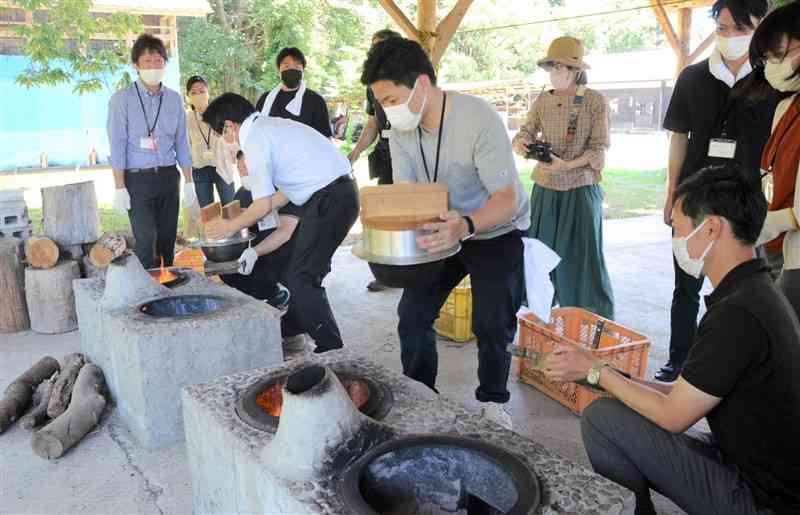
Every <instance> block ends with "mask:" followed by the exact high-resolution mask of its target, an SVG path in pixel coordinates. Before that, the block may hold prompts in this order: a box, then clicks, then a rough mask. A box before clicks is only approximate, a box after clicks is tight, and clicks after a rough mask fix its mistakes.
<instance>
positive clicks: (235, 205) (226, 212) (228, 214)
mask: <svg viewBox="0 0 800 515" xmlns="http://www.w3.org/2000/svg"><path fill="white" fill-rule="evenodd" d="M240 214H242V206H241V204H239V201H238V200H234V201H233V202H231V203H230V204H225V205H224V206H223V207H222V218H224V219H225V220H233V219H234V218H236V217H237V216H239V215H240Z"/></svg>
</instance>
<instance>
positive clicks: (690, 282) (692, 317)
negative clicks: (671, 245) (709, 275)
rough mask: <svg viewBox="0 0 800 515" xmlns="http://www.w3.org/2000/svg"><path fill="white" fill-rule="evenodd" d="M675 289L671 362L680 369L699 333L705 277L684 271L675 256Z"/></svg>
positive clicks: (670, 338) (672, 312)
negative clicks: (701, 292) (701, 293)
mask: <svg viewBox="0 0 800 515" xmlns="http://www.w3.org/2000/svg"><path fill="white" fill-rule="evenodd" d="M672 262H673V266H674V268H675V290H674V291H673V293H672V310H671V313H670V329H671V332H670V336H669V362H670V364H671V365H672V367H673V368H674V369H675V370H677V371H680V370H681V369H682V368H683V363H684V361H686V357H687V356H688V355H689V350H690V349H691V348H692V346H693V345H694V339H695V336H696V335H697V314H698V313H699V312H700V290H702V289H703V281H705V278H704V277H702V276H701V277H700V278H699V279H695V278H694V277H692V276H691V275H689V274H687V273H686V272H684V271H683V270H682V269H681V267H680V266H678V262H677V261H676V260H675V259H674V258H673V260H672Z"/></svg>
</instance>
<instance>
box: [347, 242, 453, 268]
mask: <svg viewBox="0 0 800 515" xmlns="http://www.w3.org/2000/svg"><path fill="white" fill-rule="evenodd" d="M460 251H461V243H457V244H456V245H455V247H453V248H450V249H448V250H445V251H442V252H437V253H435V254H427V255H423V256H387V255H379V254H373V253H371V252H369V251H367V250H366V249H365V248H364V243H363V241H362V240H358V241H357V242H356V243H355V244H354V245H353V250H352V253H353V255H354V256H356V257H357V258H359V259H363V260H364V261H367V262H369V263H376V264H379V265H395V266H411V265H424V264H426V263H433V262H435V261H441V260H443V259H447V258H449V257H451V256H455V255H456V254H458V253H459V252H460Z"/></svg>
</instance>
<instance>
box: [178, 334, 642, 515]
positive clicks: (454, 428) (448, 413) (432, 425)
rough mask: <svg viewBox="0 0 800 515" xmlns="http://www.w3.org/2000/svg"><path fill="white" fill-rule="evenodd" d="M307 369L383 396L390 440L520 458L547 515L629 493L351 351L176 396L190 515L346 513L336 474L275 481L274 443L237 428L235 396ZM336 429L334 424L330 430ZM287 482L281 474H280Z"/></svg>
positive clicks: (588, 509) (610, 507)
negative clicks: (323, 370)
mask: <svg viewBox="0 0 800 515" xmlns="http://www.w3.org/2000/svg"><path fill="white" fill-rule="evenodd" d="M310 364H320V365H325V366H329V367H331V368H334V369H336V368H345V369H346V370H347V371H348V372H349V373H350V372H352V373H356V374H360V375H364V376H367V377H370V378H372V379H373V380H375V381H378V382H381V383H383V384H385V385H387V386H389V387H390V388H391V390H392V394H393V397H394V404H393V407H392V409H391V411H390V412H389V413H388V415H387V416H386V417H385V418H384V419H383V420H381V421H380V422H381V423H382V424H385V426H387V427H388V428H390V429H391V431H392V432H393V433H395V434H397V435H400V436H402V435H410V434H420V433H449V434H456V435H462V436H466V437H471V438H477V439H480V440H483V441H486V442H488V443H491V444H494V445H496V446H499V447H501V448H503V449H505V450H506V451H508V452H511V453H513V454H515V455H516V456H518V457H520V458H521V459H522V460H523V461H524V462H525V463H526V464H527V466H528V467H529V468H530V469H531V470H533V471H534V472H535V473H536V474H537V475H538V477H539V480H540V483H541V488H542V504H541V506H540V507H539V509H538V510H537V511H536V513H540V514H545V515H557V514H558V515H562V514H563V515H566V514H572V513H580V514H582V515H601V514H602V515H607V514H608V515H619V514H620V513H622V512H623V511H622V510H623V505H624V503H625V502H626V501H627V502H630V499H631V494H630V492H628V491H627V490H625V489H623V488H621V487H619V486H617V485H615V484H613V483H611V482H609V481H607V480H606V479H604V478H602V477H601V476H599V475H596V474H594V473H593V472H591V471H589V470H587V469H586V468H584V467H582V466H580V465H578V464H576V463H574V462H571V461H569V460H567V459H565V458H563V457H561V456H559V455H557V454H555V453H553V452H551V451H549V450H547V449H546V448H544V447H543V446H542V445H540V444H538V443H536V442H535V441H534V440H532V439H530V438H526V437H524V436H522V435H519V434H516V433H514V432H512V431H509V430H506V429H504V428H502V427H500V426H498V425H496V424H495V423H493V422H491V421H488V420H485V419H483V418H482V417H480V416H479V415H478V414H477V413H476V412H472V411H469V410H467V409H465V408H464V407H462V406H460V405H458V404H455V403H453V402H451V401H449V400H447V399H445V398H442V397H441V396H439V395H436V394H435V393H434V392H432V391H431V390H429V389H428V388H426V387H425V386H423V385H422V384H420V383H418V382H416V381H412V380H410V379H408V378H406V377H404V376H401V375H399V374H396V373H394V372H390V371H388V370H386V369H385V368H383V367H381V366H379V365H376V364H374V363H372V362H370V361H369V360H367V359H366V358H364V357H363V356H360V355H358V354H356V353H353V352H352V351H349V350H340V351H332V352H327V353H325V354H323V355H312V356H309V357H308V358H304V359H298V360H294V361H290V362H287V363H285V364H284V365H282V366H280V367H277V368H271V369H270V368H263V369H256V370H250V371H247V372H240V373H237V374H233V375H229V376H226V377H221V378H218V379H215V380H213V381H211V382H209V383H206V384H195V385H191V386H187V387H185V388H184V389H183V409H184V428H185V431H186V448H187V454H188V458H189V467H190V471H191V476H192V490H193V508H194V512H195V513H311V514H347V515H356V514H353V513H352V510H350V509H349V508H348V507H347V506H346V505H345V503H344V500H343V498H342V495H341V493H340V490H339V487H340V485H339V480H340V477H341V475H342V472H343V471H342V470H339V471H336V472H333V473H329V474H328V475H326V476H324V477H315V478H314V479H313V480H294V481H293V480H288V479H285V477H277V475H276V474H275V473H273V471H272V470H271V467H270V466H269V465H268V464H266V463H265V459H264V458H265V454H266V455H267V456H268V455H269V451H268V449H269V448H270V446H271V443H272V442H273V441H274V438H275V433H274V432H267V431H260V430H258V429H255V428H254V427H252V426H250V425H248V424H246V423H244V422H242V421H241V419H240V418H239V417H238V415H237V414H236V412H235V406H236V403H237V400H238V398H239V396H240V395H241V394H242V393H243V392H245V391H246V390H247V389H248V388H249V387H250V386H252V385H254V384H255V383H257V382H259V381H261V380H265V379H269V378H277V377H280V376H283V375H285V374H288V373H292V372H294V371H296V370H298V369H300V368H303V367H306V366H308V365H310ZM332 422H333V421H332ZM280 475H281V476H285V474H280Z"/></svg>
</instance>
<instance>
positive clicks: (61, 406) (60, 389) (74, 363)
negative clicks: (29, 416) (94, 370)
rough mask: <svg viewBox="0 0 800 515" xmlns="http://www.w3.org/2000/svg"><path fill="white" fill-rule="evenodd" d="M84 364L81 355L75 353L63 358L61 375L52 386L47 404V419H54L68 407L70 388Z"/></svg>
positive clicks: (70, 395)
mask: <svg viewBox="0 0 800 515" xmlns="http://www.w3.org/2000/svg"><path fill="white" fill-rule="evenodd" d="M85 364H86V359H85V358H84V357H83V354H80V353H77V352H76V353H74V354H69V355H67V356H65V357H64V362H63V363H62V366H61V373H60V374H58V379H57V380H56V384H54V385H53V391H52V393H51V394H50V401H49V403H48V404H47V416H48V417H50V418H56V417H57V416H59V415H61V414H62V413H64V412H65V411H67V406H69V401H70V399H71V398H72V387H73V386H74V385H75V380H76V379H77V378H78V373H79V372H80V371H81V368H82V367H83V366H84V365H85Z"/></svg>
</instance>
